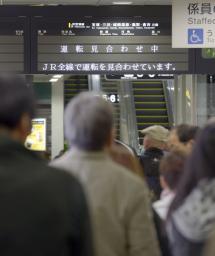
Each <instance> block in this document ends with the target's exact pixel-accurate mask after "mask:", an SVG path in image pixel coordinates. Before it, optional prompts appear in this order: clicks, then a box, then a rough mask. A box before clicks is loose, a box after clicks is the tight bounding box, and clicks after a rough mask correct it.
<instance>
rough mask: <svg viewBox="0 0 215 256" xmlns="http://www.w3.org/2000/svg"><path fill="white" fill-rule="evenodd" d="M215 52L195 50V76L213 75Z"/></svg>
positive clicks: (207, 49) (208, 49)
mask: <svg viewBox="0 0 215 256" xmlns="http://www.w3.org/2000/svg"><path fill="white" fill-rule="evenodd" d="M214 54H215V51H214V49H210V48H206V49H196V50H195V57H196V67H195V73H196V74H212V75H213V74H214V73H215V55H214Z"/></svg>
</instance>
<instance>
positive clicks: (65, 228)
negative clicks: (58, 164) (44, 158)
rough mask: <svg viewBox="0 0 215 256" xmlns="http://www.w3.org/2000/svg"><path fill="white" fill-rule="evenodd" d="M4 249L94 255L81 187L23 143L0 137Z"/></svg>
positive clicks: (0, 249) (0, 241) (26, 255)
mask: <svg viewBox="0 0 215 256" xmlns="http://www.w3.org/2000/svg"><path fill="white" fill-rule="evenodd" d="M0 207H1V208H0V255H1V256H10V255H11V256H12V255H13V256H14V255H22V256H30V255H31V256H34V255H35V256H49V255H50V256H61V255H62V256H67V255H73V256H74V255H75V256H78V255H81V256H91V255H93V253H92V243H91V228H90V224H89V216H88V209H87V205H86V201H85V196H84V194H83V190H82V188H81V186H80V184H79V183H78V181H76V179H75V178H73V177H72V176H71V175H70V174H68V173H65V172H64V171H58V170H57V169H52V168H50V167H47V166H45V165H44V164H43V162H41V160H40V159H38V158H37V157H36V156H35V155H34V153H32V152H30V151H28V150H27V149H25V148H24V147H23V146H22V145H20V144H18V143H16V142H14V141H10V140H9V139H6V138H0Z"/></svg>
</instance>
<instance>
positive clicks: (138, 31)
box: [32, 16, 191, 74]
mask: <svg viewBox="0 0 215 256" xmlns="http://www.w3.org/2000/svg"><path fill="white" fill-rule="evenodd" d="M32 30H33V34H34V36H33V42H32V45H33V49H34V56H33V59H34V60H35V62H34V63H33V67H32V69H33V70H34V73H87V74H90V73H91V74H92V73H96V74H99V73H104V74H114V73H125V74H126V73H127V74H129V73H148V74H154V73H159V74H161V73H167V74H169V73H170V74H172V73H190V72H191V71H190V64H189V57H190V55H189V51H188V50H187V49H173V48H172V47H171V23H170V22H169V18H168V19H165V17H163V18H159V19H158V18H156V17H153V16H152V17H151V18H146V17H142V16H138V17H121V16H120V17H94V16H90V17H83V18H42V17H36V18H34V19H33V28H32Z"/></svg>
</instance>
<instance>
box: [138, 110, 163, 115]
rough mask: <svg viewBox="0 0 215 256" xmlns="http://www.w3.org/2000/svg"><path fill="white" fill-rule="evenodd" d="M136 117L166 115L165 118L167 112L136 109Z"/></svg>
mask: <svg viewBox="0 0 215 256" xmlns="http://www.w3.org/2000/svg"><path fill="white" fill-rule="evenodd" d="M136 115H137V116H141V115H142V116H147V115H154V116H156V115H158V116H162V115H166V116H167V110H166V109H137V108H136Z"/></svg>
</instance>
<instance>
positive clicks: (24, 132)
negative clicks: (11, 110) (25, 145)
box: [18, 113, 32, 141]
mask: <svg viewBox="0 0 215 256" xmlns="http://www.w3.org/2000/svg"><path fill="white" fill-rule="evenodd" d="M31 128H32V123H31V118H30V116H29V114H27V113H24V114H23V115H22V116H21V119H20V122H19V126H18V130H19V134H20V137H21V138H20V139H22V141H25V140H26V137H27V136H28V135H29V134H30V133H31Z"/></svg>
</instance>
